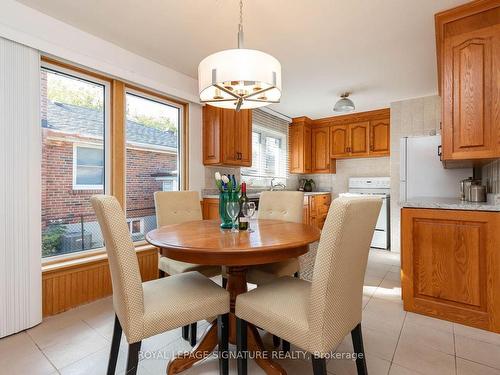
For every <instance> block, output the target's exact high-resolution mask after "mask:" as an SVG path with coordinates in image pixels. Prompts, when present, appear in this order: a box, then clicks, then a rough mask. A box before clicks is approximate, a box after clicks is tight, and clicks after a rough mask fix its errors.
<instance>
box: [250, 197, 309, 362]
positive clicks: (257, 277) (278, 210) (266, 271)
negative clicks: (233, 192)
mask: <svg viewBox="0 0 500 375" xmlns="http://www.w3.org/2000/svg"><path fill="white" fill-rule="evenodd" d="M257 218H258V219H268V220H282V221H291V222H295V223H302V221H303V218H304V193H303V192H302V191H264V192H262V193H261V194H260V197H259V210H258V211H257ZM290 275H293V276H294V277H299V260H298V259H297V258H290V259H287V260H284V261H281V262H276V263H269V264H261V265H258V266H253V267H250V268H249V269H248V271H247V281H248V282H249V283H252V284H256V285H262V284H265V283H267V282H270V281H272V280H274V279H276V278H277V277H281V276H290ZM273 343H274V346H275V347H278V346H280V344H281V339H280V338H279V337H278V336H273ZM282 349H283V351H285V352H288V351H289V350H290V343H289V342H287V341H286V340H283V345H282Z"/></svg>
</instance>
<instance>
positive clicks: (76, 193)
mask: <svg viewBox="0 0 500 375" xmlns="http://www.w3.org/2000/svg"><path fill="white" fill-rule="evenodd" d="M108 96H109V85H108V83H107V82H101V81H99V80H97V79H94V78H93V77H90V76H86V75H83V74H77V73H75V72H73V71H68V70H65V69H63V68H59V67H54V66H51V65H48V64H47V65H45V66H44V67H43V68H42V69H41V120H42V121H41V126H42V256H43V257H48V256H55V255H60V254H67V253H73V252H77V251H82V250H89V249H95V248H100V247H102V246H103V241H102V236H101V231H100V229H99V225H97V221H96V217H95V215H94V212H93V210H92V207H91V205H90V201H89V198H90V196H91V195H93V194H98V193H101V194H102V193H105V192H106V190H107V189H106V186H107V181H108V179H107V178H106V171H107V168H106V162H105V160H106V150H107V147H106V142H105V140H106V139H107V137H106V132H107V128H108V123H109V122H108V116H107V113H108V109H107V107H108V105H109V104H108V103H109V101H108Z"/></svg>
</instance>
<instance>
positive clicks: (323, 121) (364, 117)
mask: <svg viewBox="0 0 500 375" xmlns="http://www.w3.org/2000/svg"><path fill="white" fill-rule="evenodd" d="M390 115H391V110H390V108H382V109H376V110H373V111H366V112H358V113H351V114H346V115H340V116H331V117H324V118H320V119H316V120H310V119H309V118H308V117H305V116H302V117H296V118H293V119H292V124H294V123H297V122H304V121H307V120H309V121H310V122H311V124H312V125H313V127H314V126H318V127H319V126H331V125H345V124H350V123H354V122H365V121H370V120H381V119H384V118H388V117H390Z"/></svg>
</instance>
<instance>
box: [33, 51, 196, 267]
mask: <svg viewBox="0 0 500 375" xmlns="http://www.w3.org/2000/svg"><path fill="white" fill-rule="evenodd" d="M42 60H43V62H42V67H41V106H40V107H41V120H42V121H41V127H42V134H43V135H42V142H43V143H42V153H43V155H42V236H43V238H42V244H43V248H42V256H43V257H46V258H48V257H53V256H59V255H64V257H63V258H66V255H68V254H72V253H77V252H82V251H87V250H93V249H96V250H98V251H101V249H102V248H103V247H104V243H103V238H102V234H101V229H100V227H99V224H98V222H97V218H96V216H95V214H94V210H93V209H92V207H91V204H90V197H91V196H92V195H94V194H112V195H114V196H115V197H116V198H117V199H118V201H119V202H120V204H121V205H122V206H123V208H124V209H125V211H126V220H127V226H128V230H129V233H130V235H131V237H132V239H133V240H134V241H143V240H144V236H145V234H146V233H147V232H149V231H151V230H152V229H154V228H156V213H155V208H154V193H155V192H157V191H175V190H180V189H183V188H185V187H186V186H185V185H186V181H185V177H186V176H185V174H184V173H183V170H184V168H186V165H187V159H186V156H185V155H184V154H183V150H184V149H185V147H184V146H183V145H184V144H185V143H186V139H185V137H184V131H183V130H184V125H185V124H184V122H183V119H184V113H185V111H186V109H187V108H188V107H187V104H185V103H180V102H177V101H175V100H169V99H167V98H166V97H164V96H162V95H159V94H156V93H154V92H151V91H148V90H144V89H141V88H137V87H133V86H132V85H127V84H126V83H125V82H122V81H119V80H113V79H112V78H108V77H106V76H103V75H101V74H99V73H95V72H91V71H86V70H84V69H80V68H76V67H71V66H69V65H67V64H64V63H59V62H57V61H54V60H50V59H48V58H42ZM124 104H125V105H124ZM92 254H93V253H92ZM77 256H80V255H77ZM47 261H48V262H52V261H53V260H52V259H49V260H47ZM56 261H57V260H56Z"/></svg>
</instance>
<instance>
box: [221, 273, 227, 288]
mask: <svg viewBox="0 0 500 375" xmlns="http://www.w3.org/2000/svg"><path fill="white" fill-rule="evenodd" d="M226 286H227V278H226V277H224V276H223V277H222V287H223V288H224V289H226Z"/></svg>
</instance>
